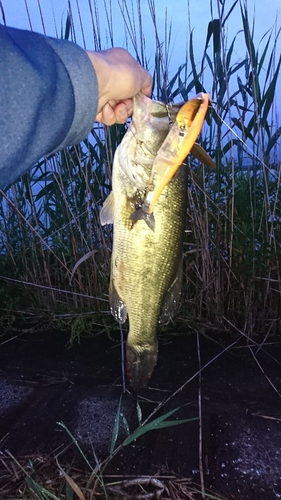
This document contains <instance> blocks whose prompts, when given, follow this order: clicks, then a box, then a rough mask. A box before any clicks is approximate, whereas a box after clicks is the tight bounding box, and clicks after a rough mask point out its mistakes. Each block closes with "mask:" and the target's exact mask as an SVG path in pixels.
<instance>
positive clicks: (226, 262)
mask: <svg viewBox="0 0 281 500" xmlns="http://www.w3.org/2000/svg"><path fill="white" fill-rule="evenodd" d="M117 3H118V5H119V8H120V11H121V12H122V16H123V22H124V27H125V28H126V29H125V30H124V31H126V33H127V35H126V40H125V44H127V45H128V47H129V48H130V50H131V52H132V53H133V55H134V56H135V57H136V58H137V59H138V60H139V61H140V62H141V63H142V64H143V65H144V66H147V67H148V68H149V69H150V71H151V72H153V76H154V91H153V92H154V97H155V98H157V99H161V100H164V101H165V102H168V101H171V100H173V101H177V102H179V101H183V100H187V99H189V98H191V97H192V96H193V95H194V94H195V93H197V92H200V91H202V90H205V91H209V92H210V95H211V105H210V109H209V112H208V116H207V119H206V123H205V126H204V128H203V131H202V135H201V137H200V141H199V142H200V143H201V145H202V146H203V147H204V148H205V149H206V150H207V151H208V153H209V154H210V155H211V156H212V157H213V158H214V159H215V161H216V164H217V169H216V170H215V171H211V170H207V169H206V168H205V167H204V165H202V164H200V163H199V162H198V161H196V160H194V159H193V158H191V159H190V167H189V174H190V175H189V182H188V209H187V226H186V236H185V243H184V281H183V294H182V306H181V310H180V317H181V319H184V320H185V321H191V322H199V323H201V324H204V325H206V326H207V327H210V326H220V327H222V328H227V329H229V328H234V329H235V328H239V329H240V330H241V329H242V330H243V331H245V332H247V333H248V334H251V333H254V332H262V333H268V332H269V331H271V332H278V331H279V327H280V317H281V303H280V300H281V286H280V283H281V281H280V251H279V249H280V243H281V241H280V240H281V236H280V234H281V233H280V223H281V214H280V201H281V200H280V175H281V174H280V171H281V170H280V136H281V126H280V124H279V122H278V118H277V117H278V108H277V104H278V101H277V99H276V88H277V84H278V77H279V72H280V65H281V57H280V54H279V53H278V50H277V49H276V43H277V41H278V40H279V37H280V28H279V26H278V25H277V23H275V26H274V28H273V30H272V31H270V32H268V33H267V34H265V36H264V37H263V40H262V41H261V44H259V45H258V46H257V45H256V42H255V37H254V29H253V28H252V27H251V23H250V20H249V17H248V12H247V8H246V5H245V4H244V2H242V0H241V1H240V2H238V0H235V1H234V2H233V4H232V5H231V7H230V8H228V9H227V5H228V4H229V2H226V1H225V0H220V1H219V0H218V1H217V2H215V1H213V2H211V3H210V5H211V12H212V17H210V21H209V25H208V30H207V33H206V41H205V46H204V49H203V52H202V56H201V58H200V60H195V55H194V53H195V51H194V41H193V38H194V34H193V32H192V31H191V32H190V33H189V34H188V54H189V59H188V60H187V58H186V57H185V51H183V61H182V64H181V65H180V67H179V68H178V70H176V71H174V74H172V76H171V71H170V60H171V51H172V43H173V36H172V30H171V25H170V24H169V20H168V16H167V14H166V18H165V21H164V35H163V38H162V37H161V35H160V31H159V26H158V18H157V11H156V7H155V4H154V2H153V0H147V2H141V1H140V0H138V1H137V2H131V3H128V2H124V1H122V0H118V2H117ZM117 3H116V4H117ZM27 6H28V2H27ZM74 7H75V8H76V7H77V6H76V4H75V2H73V4H72V2H69V9H70V10H69V16H68V19H67V22H66V28H65V30H63V36H65V37H72V38H73V39H74V40H75V39H76V37H77V33H78V32H81V34H82V39H83V40H85V32H84V30H83V12H80V17H79V18H78V19H79V21H78V26H77V25H76V26H75V25H74V24H73V22H72V19H73V12H72V8H74ZM89 7H90V8H89V13H90V19H91V23H92V31H93V42H94V45H95V47H96V49H100V48H104V46H105V43H104V41H103V37H102V34H103V33H105V32H106V33H107V44H108V46H111V45H114V30H115V29H116V27H115V26H114V24H113V14H112V9H113V6H112V3H111V2H109V3H108V2H105V1H104V3H102V2H97V1H94V2H89ZM114 7H115V8H116V5H114ZM27 8H28V7H27ZM100 9H103V10H104V11H105V14H106V16H105V19H106V21H105V25H101V21H100V19H101V17H100V16H99V10H100ZM144 9H146V10H147V9H148V11H149V13H150V18H151V25H152V27H153V30H154V34H155V57H154V61H152V60H151V57H150V56H151V47H149V48H148V47H146V45H145V37H144V28H143V15H144V14H143V12H144ZM238 10H239V11H240V19H241V26H240V28H242V32H241V33H240V34H239V35H238V33H237V36H235V37H234V39H233V40H232V41H230V42H229V41H228V40H227V37H226V33H227V27H228V25H229V23H231V22H232V17H233V15H234V11H236V12H237V11H238ZM87 15H88V13H87ZM119 30H120V27H119ZM238 36H239V37H240V39H241V37H244V49H243V54H242V57H241V56H240V57H237V53H236V43H237V37H238ZM91 44H92V41H91ZM125 132H126V126H114V127H111V128H103V127H101V126H100V125H98V124H96V125H95V126H94V128H93V130H92V131H91V133H90V135H89V137H88V139H87V140H86V141H85V142H84V143H81V144H80V145H78V146H75V147H71V148H68V149H66V150H64V151H62V152H60V153H57V154H56V155H54V156H52V157H51V158H47V159H44V160H42V161H41V162H39V163H38V164H37V165H36V166H35V167H34V168H33V169H32V170H31V171H30V172H29V173H27V174H25V175H24V176H22V177H21V179H20V180H18V181H17V182H15V183H14V184H13V185H11V186H8V187H7V189H6V190H5V191H3V192H1V204H0V231H1V233H0V298H1V313H2V321H3V318H4V320H5V321H7V322H8V325H9V326H10V324H11V318H12V320H13V319H15V318H18V317H20V316H23V317H24V318H25V319H26V318H29V319H31V320H32V321H34V318H37V317H43V318H44V317H46V318H50V317H51V318H53V319H54V320H55V321H56V322H58V321H59V318H60V319H61V318H63V317H65V314H66V313H67V317H72V321H74V319H73V318H75V320H76V321H77V317H78V318H81V315H82V316H83V315H84V316H85V314H86V313H93V314H94V313H102V314H103V317H104V318H106V317H107V316H106V315H105V314H104V312H107V311H108V303H107V290H108V279H109V273H110V250H111V245H112V232H111V229H110V228H102V227H101V226H100V223H99V211H100V208H101V206H102V203H103V201H104V199H105V197H106V196H107V195H108V193H109V191H110V185H111V167H112V162H113V155H114V152H115V149H116V147H117V145H118V144H119V143H120V141H121V140H122V137H123V135H124V133H125ZM86 254H88V255H89V256H90V258H88V259H85V260H84V261H83V259H82V257H83V256H84V255H86ZM79 259H82V263H81V264H80V265H79V266H78V267H77V268H76V263H77V262H78V261H79ZM73 269H75V272H74V273H73ZM11 280H15V281H11ZM89 316H90V315H89ZM79 321H80V319H79ZM58 324H59V323H58ZM91 328H92V324H91Z"/></svg>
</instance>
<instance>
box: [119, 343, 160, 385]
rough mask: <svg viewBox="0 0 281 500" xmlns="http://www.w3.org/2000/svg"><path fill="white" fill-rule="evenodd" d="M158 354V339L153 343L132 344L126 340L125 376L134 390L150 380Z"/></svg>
mask: <svg viewBox="0 0 281 500" xmlns="http://www.w3.org/2000/svg"><path fill="white" fill-rule="evenodd" d="M157 356H158V341H157V340H156V341H155V343H154V344H153V345H147V346H146V345H144V346H133V345H130V344H129V343H128V342H127V346H126V361H127V378H128V380H129V383H130V385H131V386H132V388H133V389H134V390H135V391H138V390H139V389H144V388H146V387H147V384H148V382H149V380H150V377H151V375H152V372H153V370H154V368H155V365H156V362H157Z"/></svg>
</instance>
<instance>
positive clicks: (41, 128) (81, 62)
mask: <svg viewBox="0 0 281 500" xmlns="http://www.w3.org/2000/svg"><path fill="white" fill-rule="evenodd" d="M128 76H129V78H127V77H128ZM126 78H127V80H126ZM126 81H128V82H129V83H128V84H127V83H125V82H126ZM116 82H118V84H116ZM120 83H121V84H120ZM141 89H143V90H144V92H146V93H147V94H150V91H151V77H150V75H149V74H148V73H147V72H146V71H145V70H144V69H143V68H142V67H141V66H140V65H138V63H137V62H136V61H135V60H134V59H133V58H132V57H131V56H130V54H128V52H126V51H124V50H123V49H110V50H108V51H101V52H90V51H88V52H86V51H84V50H83V49H81V48H80V47H79V46H77V45H76V44H74V43H72V42H68V41H65V40H57V39H53V38H48V37H44V36H43V35H39V34H37V33H33V32H29V31H24V30H17V29H14V28H4V27H3V26H1V25H0V136H1V155H0V187H4V186H6V185H7V184H9V183H10V182H12V181H13V180H14V179H16V177H18V176H19V175H21V174H23V173H24V172H25V171H26V170H27V169H28V168H30V167H31V166H32V165H34V164H35V163H36V161H38V160H39V159H40V158H41V157H42V156H46V155H48V154H50V153H52V152H55V151H57V150H59V149H62V148H63V147H66V146H70V145H72V144H76V143H78V142H80V141H81V140H83V139H85V137H86V136H87V134H88V133H89V132H90V130H91V128H92V126H93V122H94V120H95V119H97V120H98V121H101V122H103V123H105V124H107V125H111V124H113V123H115V122H117V123H124V122H125V121H126V119H127V118H128V116H129V115H130V114H131V112H132V99H131V97H133V95H135V94H136V93H137V92H138V91H140V90H141Z"/></svg>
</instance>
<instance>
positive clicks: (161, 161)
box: [131, 92, 216, 230]
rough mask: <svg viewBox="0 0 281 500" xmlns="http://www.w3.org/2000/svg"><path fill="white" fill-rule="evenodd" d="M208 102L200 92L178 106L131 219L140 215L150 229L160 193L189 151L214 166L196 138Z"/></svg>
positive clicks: (135, 218)
mask: <svg viewBox="0 0 281 500" xmlns="http://www.w3.org/2000/svg"><path fill="white" fill-rule="evenodd" d="M208 105H209V95H208V94H205V93H203V92H201V93H200V94H197V96H196V97H195V98H193V99H191V100H189V101H187V102H186V103H184V104H183V105H182V106H181V107H180V109H179V111H178V113H177V115H176V119H175V121H174V123H173V124H172V126H171V129H170V131H169V133H168V135H167V137H166V139H165V140H164V142H163V144H162V146H161V147H160V149H159V151H158V153H157V155H156V157H155V159H154V162H153V166H152V170H151V174H150V178H149V182H148V184H147V186H146V192H147V195H146V197H145V200H144V202H143V204H142V206H141V207H140V208H139V209H138V210H137V211H135V212H134V213H133V214H132V215H131V219H132V220H139V219H141V218H142V219H144V220H145V221H146V223H147V224H148V225H149V227H150V228H151V229H152V230H153V228H154V216H153V211H154V207H155V204H156V202H157V200H158V198H159V195H160V193H161V192H162V190H163V189H164V187H165V186H166V185H167V184H168V183H169V182H170V180H171V178H172V177H173V175H174V174H175V172H176V171H177V169H178V168H179V166H180V165H181V164H182V162H183V161H184V160H185V158H186V157H187V155H188V154H189V153H190V152H191V154H193V155H194V156H195V157H197V158H198V159H200V160H201V161H202V162H204V163H205V164H206V165H207V166H209V167H215V166H216V165H215V163H214V162H213V160H212V159H211V158H210V156H209V155H208V154H207V153H206V152H205V151H204V149H203V148H201V146H200V145H199V144H198V143H196V142H195V141H196V139H197V137H198V135H199V133H200V132H201V129H202V125H203V122H204V119H205V116H206V113H207V110H208Z"/></svg>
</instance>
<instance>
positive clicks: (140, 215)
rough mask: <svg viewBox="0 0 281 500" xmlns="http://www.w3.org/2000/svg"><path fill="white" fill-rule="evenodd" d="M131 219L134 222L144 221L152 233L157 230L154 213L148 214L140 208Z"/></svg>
mask: <svg viewBox="0 0 281 500" xmlns="http://www.w3.org/2000/svg"><path fill="white" fill-rule="evenodd" d="M130 219H131V220H133V221H138V220H144V221H145V222H146V224H147V225H148V227H149V229H151V231H154V229H155V219H154V215H153V213H152V214H148V213H146V212H145V211H144V210H143V209H142V208H138V210H136V211H135V212H133V213H132V214H131V216H130Z"/></svg>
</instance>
